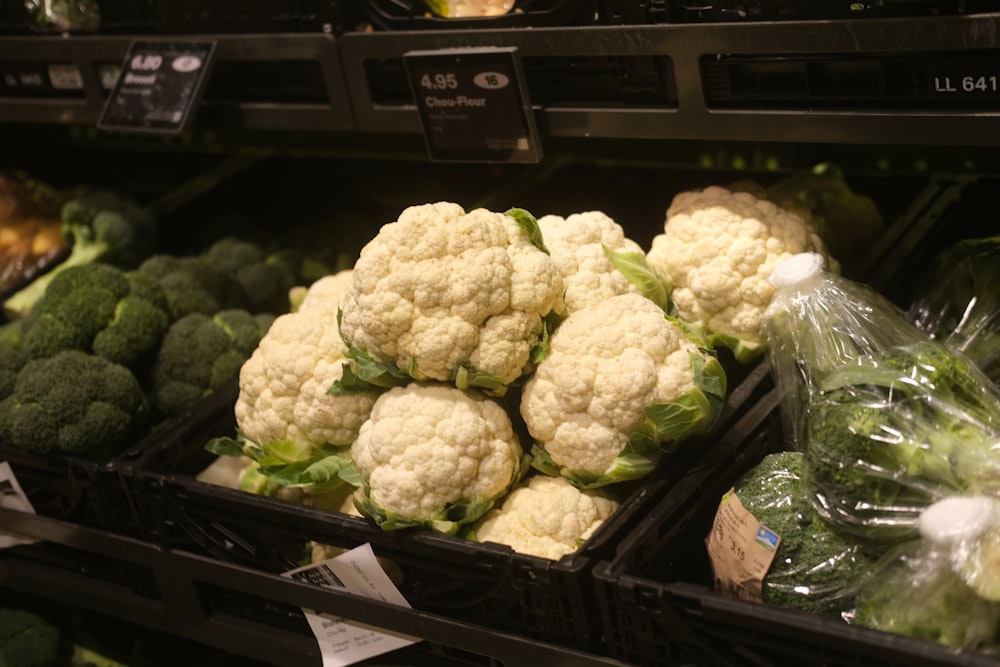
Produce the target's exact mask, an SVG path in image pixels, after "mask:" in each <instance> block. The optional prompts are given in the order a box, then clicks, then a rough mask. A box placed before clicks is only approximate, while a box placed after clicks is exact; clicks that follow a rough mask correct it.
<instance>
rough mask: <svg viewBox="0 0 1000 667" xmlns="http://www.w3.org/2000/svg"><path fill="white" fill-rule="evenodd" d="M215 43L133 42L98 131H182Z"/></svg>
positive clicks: (200, 90)
mask: <svg viewBox="0 0 1000 667" xmlns="http://www.w3.org/2000/svg"><path fill="white" fill-rule="evenodd" d="M214 51H215V42H187V41H154V40H149V41H141V40H137V41H134V42H132V44H131V45H130V46H129V49H128V53H127V54H126V56H125V62H124V63H122V67H121V72H120V74H119V75H118V80H117V81H116V82H115V86H114V88H113V89H112V91H111V95H110V97H108V101H107V104H106V105H105V106H104V112H103V113H102V114H101V119H100V121H98V124H97V126H98V127H100V128H102V129H109V130H133V131H142V132H180V131H182V130H184V129H185V128H186V127H187V125H188V123H189V121H190V119H191V116H192V110H193V109H194V108H195V107H196V106H197V103H198V100H199V99H200V98H201V93H202V90H203V88H204V85H205V82H206V81H207V80H208V72H209V70H210V68H211V65H212V54H213V53H214Z"/></svg>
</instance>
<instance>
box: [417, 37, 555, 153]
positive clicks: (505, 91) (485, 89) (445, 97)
mask: <svg viewBox="0 0 1000 667" xmlns="http://www.w3.org/2000/svg"><path fill="white" fill-rule="evenodd" d="M403 62H404V64H405V66H406V73H407V76H408V78H409V81H410V88H411V89H412V91H413V97H414V99H415V100H416V103H417V109H418V111H419V112H420V120H421V123H422V124H423V131H424V139H425V140H426V142H427V151H428V154H429V156H430V159H431V160H432V161H441V162H532V163H534V162H540V161H541V159H542V149H541V142H540V139H539V136H538V128H537V127H536V124H535V116H534V112H533V111H532V109H531V101H530V97H529V95H528V90H527V86H526V84H525V79H524V74H523V71H522V69H521V62H520V57H519V56H518V53H517V49H516V48H514V47H495V48H494V47H489V48H461V49H440V50H430V51H409V52H407V53H405V54H404V56H403Z"/></svg>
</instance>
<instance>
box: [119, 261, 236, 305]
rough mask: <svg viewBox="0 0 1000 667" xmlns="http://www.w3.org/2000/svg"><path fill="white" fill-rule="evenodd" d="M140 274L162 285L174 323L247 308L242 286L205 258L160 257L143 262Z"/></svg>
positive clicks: (140, 266) (139, 269)
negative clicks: (186, 317) (183, 319)
mask: <svg viewBox="0 0 1000 667" xmlns="http://www.w3.org/2000/svg"><path fill="white" fill-rule="evenodd" d="M137 271H138V272H139V273H141V274H143V275H145V276H149V277H151V278H155V279H156V281H157V282H158V283H159V284H160V287H161V288H162V289H163V291H164V292H165V293H166V296H167V303H168V306H169V311H170V316H171V320H173V321H176V320H179V319H180V318H182V317H184V316H185V315H190V314H191V313H202V314H204V315H214V314H215V313H217V312H219V311H220V310H226V309H229V308H239V309H246V308H247V305H248V304H247V299H246V295H245V294H244V292H243V288H242V287H241V286H240V284H239V283H238V282H236V280H235V279H234V278H233V277H232V276H230V275H228V274H227V273H226V272H225V271H222V270H220V269H218V268H216V267H215V266H213V265H212V264H211V263H210V262H209V261H208V260H207V259H205V258H204V257H200V256H181V255H169V254H166V253H158V254H155V255H152V256H150V257H148V258H147V259H146V260H145V261H143V262H142V264H140V265H139V268H138V269H137Z"/></svg>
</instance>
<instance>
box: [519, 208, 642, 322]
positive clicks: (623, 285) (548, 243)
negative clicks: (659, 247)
mask: <svg viewBox="0 0 1000 667" xmlns="http://www.w3.org/2000/svg"><path fill="white" fill-rule="evenodd" d="M538 226H539V228H540V229H541V230H542V238H543V239H544V240H545V247H546V248H548V250H549V254H550V255H551V256H552V261H553V262H555V264H556V267H557V268H558V269H559V273H560V274H562V277H563V282H564V283H565V284H566V291H565V293H564V295H563V299H564V300H565V302H566V311H567V312H573V311H576V310H579V309H581V308H583V307H584V306H587V305H589V304H592V303H596V302H598V301H603V300H604V299H607V298H608V297H612V296H615V295H617V294H628V293H637V292H638V288H637V287H636V286H635V285H633V284H632V283H631V282H629V280H628V278H626V277H625V275H624V274H623V273H621V272H620V271H618V270H617V269H615V268H614V267H613V266H612V265H611V261H610V260H609V259H608V257H607V255H606V254H605V251H604V248H607V249H608V250H617V251H624V252H630V253H643V250H642V247H641V246H640V245H639V244H638V243H636V242H635V241H633V240H632V239H630V238H628V237H626V236H625V231H624V230H623V229H622V226H621V225H619V224H618V223H617V222H615V221H614V220H613V219H612V218H610V217H609V216H608V215H607V214H605V213H603V212H601V211H585V212H583V213H573V214H572V215H570V216H568V217H565V218H563V217H561V216H558V215H546V216H542V217H541V218H539V219H538Z"/></svg>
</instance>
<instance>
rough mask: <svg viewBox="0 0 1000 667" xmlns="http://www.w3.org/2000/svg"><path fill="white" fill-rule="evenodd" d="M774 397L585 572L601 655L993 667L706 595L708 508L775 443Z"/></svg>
mask: <svg viewBox="0 0 1000 667" xmlns="http://www.w3.org/2000/svg"><path fill="white" fill-rule="evenodd" d="M776 408H777V391H776V390H775V391H774V392H773V393H772V394H771V395H770V396H768V397H767V398H766V399H765V400H763V401H762V402H761V403H760V404H759V405H758V406H757V407H756V408H755V409H754V411H751V412H750V413H748V416H753V415H754V413H755V412H756V415H755V416H756V417H757V418H758V419H759V421H757V423H756V424H753V423H749V422H752V421H754V420H753V418H752V417H751V419H750V420H749V421H748V423H747V426H748V427H750V430H749V431H748V434H749V437H748V439H747V440H746V442H745V443H744V444H743V445H742V446H741V447H737V448H733V449H731V450H730V451H729V452H722V451H721V450H720V454H723V455H724V456H723V457H722V458H724V460H723V461H721V465H720V467H719V468H717V469H715V470H712V471H702V472H700V473H697V474H693V475H691V476H690V477H688V478H687V479H685V480H683V481H682V482H681V483H679V484H678V485H677V486H676V487H675V489H674V490H673V491H671V492H670V494H668V496H667V497H666V498H665V500H664V501H663V502H662V503H661V504H660V505H659V506H658V507H656V508H655V509H654V510H653V511H652V512H651V513H650V514H649V516H648V517H647V520H646V521H645V522H643V524H642V525H641V526H640V528H639V529H637V530H636V531H635V532H634V533H633V534H631V535H629V536H628V537H627V538H626V539H624V540H622V542H621V544H620V545H619V549H618V553H617V554H616V556H615V557H614V558H613V559H611V560H608V561H602V562H600V563H598V564H597V565H595V567H594V573H593V574H594V581H595V585H596V588H597V594H598V598H599V599H600V603H601V613H602V616H603V619H604V623H605V639H606V641H607V646H608V652H609V655H611V656H612V657H614V658H617V659H619V660H624V661H627V662H634V663H636V664H649V665H652V664H658V665H680V664H689V663H690V662H691V661H693V662H694V663H695V664H698V665H700V666H701V667H741V666H743V665H757V666H758V667H784V666H786V665H814V666H816V667H820V666H822V667H931V666H932V665H938V666H945V665H954V666H958V665H964V666H968V667H973V666H975V667H988V666H992V667H996V665H997V664H998V661H997V658H996V657H988V656H986V655H983V654H975V653H972V652H956V651H954V650H950V649H948V648H946V647H944V646H940V645H938V644H936V643H933V642H931V641H925V640H920V639H915V638H911V637H906V636H903V635H895V634H891V633H887V632H881V631H877V630H872V629H868V628H863V627H857V626H850V625H848V624H847V623H844V622H842V621H839V620H837V619H832V618H825V617H821V616H818V615H812V614H805V613H800V612H797V611H794V610H789V609H782V608H779V607H774V606H769V605H764V604H758V603H753V602H746V601H743V600H738V599H733V598H730V597H726V596H724V595H722V594H721V593H717V592H715V591H714V590H713V588H712V572H711V566H710V564H709V561H708V556H707V554H706V553H705V537H706V535H707V534H708V531H709V529H710V527H711V525H712V520H713V518H714V516H715V511H716V508H717V506H718V500H719V498H721V497H722V494H723V493H725V492H726V491H727V490H728V489H729V488H730V487H731V486H732V484H733V483H734V482H735V481H736V480H737V479H738V478H739V477H740V476H741V475H742V474H744V473H745V472H746V471H748V470H749V469H750V468H752V467H753V466H754V465H755V464H756V463H757V462H759V461H760V460H761V459H762V458H763V457H764V456H765V455H766V454H768V453H771V452H776V451H781V450H782V449H783V448H784V439H783V436H782V433H781V425H780V418H779V413H778V411H777V409H776Z"/></svg>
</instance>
